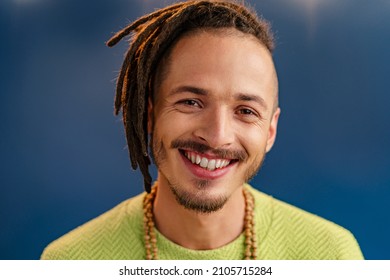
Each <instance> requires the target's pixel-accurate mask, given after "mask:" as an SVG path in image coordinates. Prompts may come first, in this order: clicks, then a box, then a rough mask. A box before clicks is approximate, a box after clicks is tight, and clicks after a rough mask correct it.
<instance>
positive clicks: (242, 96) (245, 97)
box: [170, 86, 268, 110]
mask: <svg viewBox="0 0 390 280" xmlns="http://www.w3.org/2000/svg"><path fill="white" fill-rule="evenodd" d="M183 92H190V93H193V94H197V95H208V93H209V92H208V90H206V89H202V88H198V87H194V86H179V87H177V88H175V89H173V90H172V92H171V93H170V95H175V94H180V93H183ZM234 98H235V99H236V100H238V101H249V102H256V103H258V104H259V105H260V106H261V107H262V108H263V109H264V110H267V109H268V106H267V103H266V102H265V100H264V99H263V98H262V97H260V96H258V95H256V94H249V93H237V94H235V95H234Z"/></svg>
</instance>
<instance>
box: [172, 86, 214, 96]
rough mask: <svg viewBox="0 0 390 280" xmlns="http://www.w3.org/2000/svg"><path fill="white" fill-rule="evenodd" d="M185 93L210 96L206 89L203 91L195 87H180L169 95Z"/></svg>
mask: <svg viewBox="0 0 390 280" xmlns="http://www.w3.org/2000/svg"><path fill="white" fill-rule="evenodd" d="M183 92H190V93H194V94H197V95H207V94H208V91H207V90H205V89H202V88H198V87H193V86H180V87H177V88H175V89H174V90H172V92H171V93H170V94H169V95H175V94H178V93H183Z"/></svg>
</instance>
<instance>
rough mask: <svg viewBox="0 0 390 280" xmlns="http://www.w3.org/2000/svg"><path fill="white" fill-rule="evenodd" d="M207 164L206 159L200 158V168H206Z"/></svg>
mask: <svg viewBox="0 0 390 280" xmlns="http://www.w3.org/2000/svg"><path fill="white" fill-rule="evenodd" d="M208 163H209V160H208V159H207V158H202V161H201V162H200V166H201V167H203V168H206V167H207V165H208Z"/></svg>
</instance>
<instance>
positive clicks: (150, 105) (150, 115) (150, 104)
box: [148, 96, 153, 134]
mask: <svg viewBox="0 0 390 280" xmlns="http://www.w3.org/2000/svg"><path fill="white" fill-rule="evenodd" d="M152 131H153V101H152V98H151V97H150V96H149V98H148V134H151V133H152Z"/></svg>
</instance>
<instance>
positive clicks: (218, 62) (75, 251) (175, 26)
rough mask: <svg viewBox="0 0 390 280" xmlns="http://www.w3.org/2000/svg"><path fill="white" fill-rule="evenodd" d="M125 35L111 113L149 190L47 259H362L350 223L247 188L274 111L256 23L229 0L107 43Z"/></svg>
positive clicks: (267, 55) (269, 70) (270, 72)
mask: <svg viewBox="0 0 390 280" xmlns="http://www.w3.org/2000/svg"><path fill="white" fill-rule="evenodd" d="M129 34H133V36H134V37H133V39H132V41H131V43H130V48H129V50H128V52H127V54H126V57H125V60H124V62H123V66H122V70H121V72H120V75H119V78H118V81H117V95H116V100H115V108H116V113H119V111H120V109H122V112H123V121H124V125H125V130H126V137H127V141H128V147H129V153H130V158H131V163H132V166H133V168H134V169H135V168H137V167H140V169H141V172H142V174H143V176H144V185H145V189H146V193H143V194H141V195H139V196H137V197H134V198H131V199H129V200H127V201H125V202H123V203H121V204H120V205H118V206H116V207H115V208H113V209H111V210H110V211H108V212H107V213H105V214H103V215H102V216H100V217H98V218H96V219H94V220H92V221H90V222H88V223H86V224H85V225H83V226H81V227H79V228H77V229H75V230H74V231H72V232H70V233H68V234H67V235H65V236H64V237H62V238H60V239H59V240H57V241H55V242H53V243H52V244H51V245H49V246H48V247H47V248H46V249H45V251H44V253H43V255H42V258H43V259H145V258H146V259H362V258H363V257H362V254H361V251H360V249H359V246H358V244H357V243H356V240H355V239H354V237H353V236H352V234H351V233H349V232H348V231H347V230H345V229H343V228H341V227H339V226H337V225H335V224H333V223H331V222H329V221H325V220H323V219H322V218H319V217H317V216H314V215H312V214H309V213H307V212H304V211H303V210H300V209H297V208H295V207H293V206H291V205H288V204H285V203H283V202H281V201H278V200H276V199H273V198H272V197H270V196H267V195H265V194H263V193H261V192H259V191H257V190H255V189H254V188H252V187H251V186H249V185H248V184H247V182H248V181H249V180H250V179H251V178H252V177H253V176H254V175H255V174H256V172H257V171H258V169H259V168H260V166H261V163H262V162H263V160H264V156H265V153H267V152H268V151H269V150H270V149H271V148H272V146H273V144H274V142H275V137H276V132H277V124H278V119H279V115H280V109H279V106H278V82H277V76H276V71H275V67H274V64H273V60H272V55H271V52H272V49H273V39H272V35H271V32H270V30H269V27H268V24H267V23H266V22H265V21H264V20H262V19H259V18H257V17H256V16H255V14H254V13H253V12H251V11H249V10H248V9H247V8H245V7H244V6H242V5H241V4H236V3H234V2H231V1H188V2H184V3H179V4H176V5H172V6H169V7H167V8H165V9H161V10H158V11H156V12H154V13H152V14H150V15H146V16H144V17H143V18H141V19H139V20H137V21H136V22H134V23H133V24H131V25H129V26H128V27H126V28H125V29H123V30H121V31H120V32H119V33H117V34H116V35H115V36H114V37H113V38H112V39H111V40H110V41H109V42H108V45H109V46H113V45H115V44H116V43H117V42H118V41H120V40H121V39H122V38H123V37H125V36H127V35H129ZM148 136H150V140H149V137H148ZM148 146H150V149H148ZM149 150H150V151H151V154H152V156H153V159H154V162H155V164H156V166H157V169H158V177H157V181H156V182H155V183H154V185H153V186H152V179H151V176H150V175H149V172H148V165H149V164H150V161H149Z"/></svg>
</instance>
